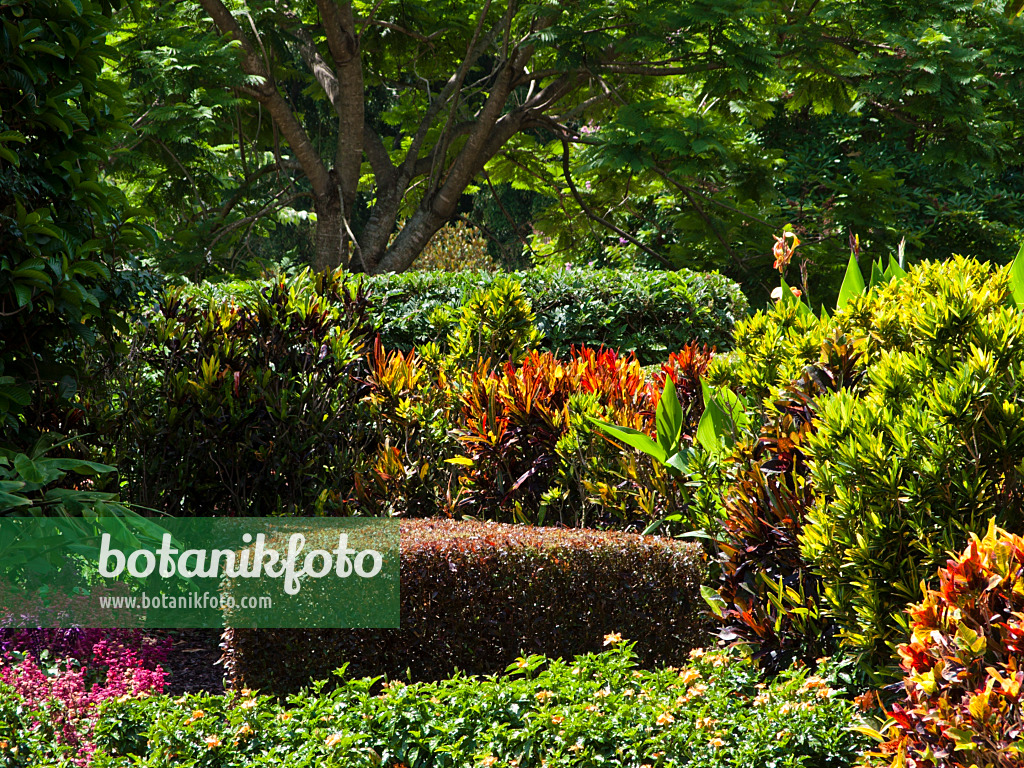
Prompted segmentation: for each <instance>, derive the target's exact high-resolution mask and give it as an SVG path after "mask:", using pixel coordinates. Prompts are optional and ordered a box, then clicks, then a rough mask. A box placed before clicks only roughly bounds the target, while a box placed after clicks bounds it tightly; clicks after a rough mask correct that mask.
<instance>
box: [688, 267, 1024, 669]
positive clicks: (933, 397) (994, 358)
mask: <svg viewBox="0 0 1024 768" xmlns="http://www.w3.org/2000/svg"><path fill="white" fill-rule="evenodd" d="M853 268H854V269H856V264H854V266H853ZM879 271H880V270H879ZM890 277H891V280H889V281H888V282H887V281H886V280H884V279H879V280H877V281H875V284H874V285H873V286H872V287H871V288H870V290H869V291H868V292H867V294H866V295H850V296H847V297H845V300H844V302H843V304H844V306H843V307H842V308H841V309H839V310H837V312H836V314H835V315H834V316H833V317H828V316H824V317H822V318H818V317H815V316H814V315H812V314H811V313H810V312H809V310H807V308H806V307H805V306H802V305H800V304H799V302H797V301H795V300H794V301H781V302H779V303H778V304H777V305H776V306H775V307H773V308H772V309H771V310H770V311H768V312H763V313H758V314H757V315H755V316H754V317H753V318H751V319H750V320H748V321H745V322H743V323H741V324H740V325H739V326H738V328H737V333H736V342H737V343H736V348H735V350H734V351H733V352H732V353H731V354H730V355H729V356H727V357H726V356H721V357H718V358H716V360H715V361H713V362H712V364H711V366H710V368H709V371H708V379H709V380H710V381H712V382H714V383H729V384H731V385H732V386H733V387H735V388H737V389H738V390H740V391H743V392H745V393H746V394H747V395H748V399H750V400H752V401H754V402H755V403H757V405H756V406H754V408H753V410H752V413H751V416H752V417H756V418H755V419H754V423H755V425H756V424H757V423H763V422H765V421H767V422H768V423H771V422H773V421H777V420H778V419H779V418H780V416H784V415H785V414H786V413H787V412H788V411H791V410H792V409H790V408H788V407H786V406H779V405H776V404H775V400H777V399H778V398H779V395H780V393H781V392H782V391H783V390H785V389H786V388H787V387H788V385H789V382H792V381H797V380H798V379H799V378H800V377H801V376H806V375H811V376H812V377H813V376H816V375H817V376H820V374H821V373H822V371H823V369H822V366H821V364H822V363H827V362H828V358H829V354H830V352H829V349H830V345H829V343H827V342H828V341H829V340H830V339H833V340H837V339H840V338H842V339H845V342H844V343H845V344H848V345H850V347H851V349H852V352H853V353H854V357H853V358H850V360H849V364H846V365H845V366H844V367H843V368H842V370H843V373H842V379H843V380H844V381H848V382H850V383H853V382H854V381H855V380H856V379H860V383H859V384H857V385H856V386H854V387H850V386H848V385H843V386H834V382H833V383H832V384H830V383H829V382H827V381H822V382H820V383H822V384H824V385H825V386H823V387H821V388H820V389H821V392H820V393H819V394H817V395H815V396H814V398H813V409H812V411H811V412H810V414H809V415H810V416H811V418H812V423H811V428H810V429H809V430H807V431H806V432H805V433H802V434H801V435H800V441H799V450H800V452H801V454H802V456H803V458H804V460H805V461H806V465H807V475H806V483H807V484H808V487H809V490H810V494H811V495H812V496H813V503H812V502H811V500H810V499H807V500H806V501H807V504H810V506H809V507H808V506H807V504H804V505H802V507H801V509H802V510H803V512H802V513H801V514H802V515H803V520H802V522H801V521H799V520H798V519H797V518H794V517H792V516H788V515H783V519H785V520H787V521H788V522H787V530H788V533H787V536H788V538H789V539H790V540H791V539H792V538H793V537H796V538H797V540H798V541H799V549H800V559H802V561H803V564H801V563H799V561H796V560H794V561H792V562H791V563H790V565H789V566H787V567H788V568H790V569H791V570H793V569H796V570H800V569H803V568H804V567H805V566H806V567H810V568H811V569H812V570H813V571H814V573H815V574H817V576H818V577H820V579H821V590H820V600H819V601H818V605H817V606H816V609H817V610H819V611H821V612H824V613H826V614H827V615H828V617H829V618H830V619H831V620H833V621H834V622H835V627H836V631H837V633H838V634H839V636H840V637H841V640H842V643H843V645H844V646H845V648H846V649H847V650H848V651H849V652H851V653H852V654H853V655H855V656H856V657H857V658H858V661H859V663H860V667H861V669H862V670H863V671H865V672H867V673H869V674H879V675H882V676H886V675H888V674H890V673H891V671H892V668H891V665H892V659H893V657H894V653H895V647H896V644H897V642H898V639H899V637H900V636H901V635H902V634H903V633H905V631H906V626H907V624H906V618H905V616H904V613H903V608H904V606H905V605H906V604H907V602H909V601H910V600H911V599H913V596H914V595H915V594H916V593H917V589H918V585H919V584H920V582H921V580H922V579H925V578H928V576H929V575H930V574H931V573H934V571H935V568H936V567H937V566H938V565H939V564H940V563H941V562H942V560H943V558H944V553H945V552H947V551H949V550H955V549H958V548H960V547H962V546H963V544H964V543H965V542H966V541H967V538H968V535H969V533H970V532H972V531H973V532H981V531H983V530H984V525H985V521H986V520H987V519H988V518H989V517H995V518H996V520H997V523H999V524H1000V525H1007V526H1009V527H1011V528H1016V527H1018V526H1020V524H1021V522H1022V521H1021V501H1022V496H1021V479H1022V471H1024V464H1022V460H1024V421H1022V420H1021V418H1020V413H1021V408H1022V407H1024V402H1022V397H1024V392H1022V390H1021V389H1020V386H1019V382H1020V381H1021V380H1022V374H1024V312H1022V311H1021V310H1020V309H1018V308H1016V307H1014V306H1013V303H1012V301H1011V299H1010V296H1009V290H1008V285H1007V272H1006V270H1005V269H1000V268H996V267H993V266H991V265H987V264H979V263H977V262H974V261H971V260H968V259H963V258H957V259H954V260H951V261H949V262H944V263H930V262H924V263H922V264H919V265H917V266H915V267H913V268H911V269H910V270H909V272H908V273H907V274H906V275H902V274H901V273H900V272H897V271H896V270H893V272H892V274H891V275H890ZM815 370H817V371H818V373H817V374H815V373H814V371H815ZM833 373H837V371H835V370H834V369H833ZM834 381H838V379H835V380H834ZM741 464H742V462H739V463H738V464H737V466H739V465H741ZM727 474H728V472H727ZM735 476H736V475H735V473H733V478H735ZM745 492H746V491H745V490H744V488H742V487H740V486H739V485H736V486H733V487H732V488H731V489H730V488H729V486H728V483H727V484H726V488H725V490H724V495H725V496H726V497H727V498H728V497H729V496H730V495H732V496H736V494H737V493H738V494H739V496H743V494H744V493H745ZM747 495H748V496H749V495H750V493H748V494H747ZM755 495H756V494H755ZM746 506H748V507H749V506H750V505H749V504H746ZM753 506H754V507H756V506H757V504H754V505H753ZM740 527H741V528H742V527H744V524H743V523H742V522H741V523H740ZM772 535H774V534H772ZM749 571H750V572H749V573H748V574H746V576H745V578H754V579H755V580H756V578H763V576H762V574H763V575H764V576H768V577H769V579H770V580H771V581H773V582H775V583H778V580H777V579H776V578H772V577H771V576H770V574H771V573H772V569H771V567H769V565H768V564H767V563H760V564H758V563H757V562H756V560H751V562H750V566H749ZM794 572H795V571H794ZM805 597H806V596H799V599H798V600H796V601H795V602H794V607H796V608H799V609H800V610H801V611H803V610H804V609H807V605H806V604H805V603H804V602H803V601H804V599H805ZM780 610H782V612H783V613H787V611H788V609H780Z"/></svg>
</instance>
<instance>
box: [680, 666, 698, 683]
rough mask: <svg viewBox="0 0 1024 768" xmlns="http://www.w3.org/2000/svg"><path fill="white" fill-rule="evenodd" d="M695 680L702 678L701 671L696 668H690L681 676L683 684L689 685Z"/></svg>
mask: <svg viewBox="0 0 1024 768" xmlns="http://www.w3.org/2000/svg"><path fill="white" fill-rule="evenodd" d="M694 680H700V672H698V671H697V670H696V669H688V670H686V671H685V672H683V673H682V674H681V675H680V676H679V682H681V683H682V684H683V685H689V684H690V683H692V682H693V681H694Z"/></svg>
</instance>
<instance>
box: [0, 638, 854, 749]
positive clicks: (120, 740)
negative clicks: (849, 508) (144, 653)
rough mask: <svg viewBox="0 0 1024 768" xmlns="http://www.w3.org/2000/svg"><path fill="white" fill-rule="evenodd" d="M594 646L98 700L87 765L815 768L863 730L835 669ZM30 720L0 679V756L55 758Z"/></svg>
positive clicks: (617, 643) (617, 642)
mask: <svg viewBox="0 0 1024 768" xmlns="http://www.w3.org/2000/svg"><path fill="white" fill-rule="evenodd" d="M606 643H607V644H608V645H610V646H612V648H611V649H610V650H609V651H607V652H604V653H601V654H592V655H587V656H580V657H577V658H576V659H575V660H574V661H567V662H562V661H553V660H548V659H546V658H544V657H541V656H531V657H528V658H522V659H519V660H518V661H517V662H516V663H514V664H512V665H511V666H510V667H509V669H508V671H507V673H506V674H505V675H504V676H500V677H490V678H472V677H469V678H467V677H453V678H450V679H448V680H445V681H442V682H439V683H431V684H415V685H403V684H399V683H394V684H388V683H383V684H382V683H381V682H380V681H379V680H374V679H371V678H363V679H355V680H347V681H345V682H344V684H343V685H342V686H340V687H339V688H337V689H336V690H334V691H332V692H331V693H329V694H323V693H322V692H321V691H320V688H321V685H317V686H314V688H313V689H307V690H304V691H303V692H301V693H299V694H297V695H294V696H290V697H289V698H288V699H287V700H286V701H278V700H274V699H271V698H269V697H266V696H260V695H257V694H255V693H253V692H252V691H248V690H243V691H241V692H230V693H228V694H226V695H223V696H212V695H198V696H183V697H181V698H178V699H172V698H170V697H168V696H154V697H150V698H146V699H125V700H123V701H111V702H108V703H106V704H105V705H104V708H103V711H102V715H101V718H100V721H99V723H98V724H97V726H96V731H95V739H96V752H95V754H94V758H93V763H92V764H93V766H94V768H114V767H115V766H117V767H118V768H119V767H120V766H136V767H139V768H140V767H141V766H152V767H154V768H155V766H167V765H183V766H185V765H188V766H204V767H210V768H212V767H213V766H216V767H217V768H234V767H235V766H239V768H240V767H241V766H258V765H266V766H270V765H274V766H279V765H288V766H314V765H315V766H346V767H348V766H353V767H354V768H359V767H360V766H367V767H371V766H372V767H375V766H388V767H389V768H397V767H398V766H405V767H406V768H425V767H426V766H431V767H432V768H447V767H448V766H451V767H452V768H455V766H459V767H461V766H516V768H529V767H532V766H538V768H539V767H540V766H546V767H547V768H557V767H559V766H596V765H614V766H622V767H623V768H644V766H651V767H652V768H653V767H654V766H688V767H693V768H697V767H698V766H706V767H707V768H725V767H727V766H744V768H747V767H749V766H776V767H777V768H784V767H787V766H794V767H795V766H807V767H808V768H810V767H811V766H814V767H815V768H819V767H820V768H828V767H829V766H836V767H837V768H838V766H849V765H853V763H854V761H855V760H856V758H857V754H858V750H859V749H860V747H861V745H862V741H863V738H862V737H861V736H859V735H857V734H855V733H854V732H853V731H851V730H850V729H849V727H848V726H849V723H850V722H851V718H852V711H853V706H852V704H851V703H850V702H849V701H847V700H846V699H844V698H843V696H842V695H841V694H840V692H839V687H840V685H839V683H838V682H837V681H836V679H835V676H836V673H837V672H838V670H837V669H836V668H833V667H829V666H827V665H825V666H823V667H822V668H821V669H820V670H819V671H818V674H816V675H811V674H810V673H809V672H808V671H807V670H806V669H793V670H790V671H788V672H786V673H784V674H783V675H781V676H780V677H779V678H777V679H776V680H774V681H773V682H771V683H761V682H759V679H760V678H759V675H758V673H757V670H756V668H755V667H754V666H753V665H752V664H751V663H750V662H749V661H748V660H746V659H743V658H740V657H739V656H736V655H731V654H727V653H723V652H709V653H704V652H703V651H699V650H698V651H694V653H693V654H692V655H693V657H694V658H693V660H692V663H691V665H690V666H688V667H686V668H684V669H677V668H664V669H661V670H659V671H654V672H644V671H640V670H638V669H636V668H635V658H634V656H633V654H632V650H631V646H630V645H629V644H628V643H626V642H624V641H623V640H622V638H621V637H619V636H618V635H616V634H611V635H609V636H608V637H607V638H606ZM35 718H37V713H34V712H32V711H30V710H28V709H25V708H21V707H18V706H17V705H16V704H15V702H14V700H13V694H12V692H11V690H10V689H6V688H0V728H2V729H3V731H2V732H0V733H2V736H0V738H2V739H3V740H4V742H3V746H2V751H0V759H4V760H7V762H6V763H5V764H6V765H8V766H28V765H41V764H47V765H51V764H55V765H60V764H62V761H64V760H66V759H67V755H65V754H63V753H60V752H59V751H58V750H56V749H55V748H54V747H53V746H52V745H51V744H49V743H46V742H43V741H41V740H40V739H39V738H37V735H36V734H37V732H38V730H39V728H38V727H37V726H35V725H33V720H34V719H35Z"/></svg>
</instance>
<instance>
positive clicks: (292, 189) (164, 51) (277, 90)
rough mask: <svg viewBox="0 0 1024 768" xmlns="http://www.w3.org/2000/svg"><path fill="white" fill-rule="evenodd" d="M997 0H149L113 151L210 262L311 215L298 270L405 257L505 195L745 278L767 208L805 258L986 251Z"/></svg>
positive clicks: (368, 265)
mask: <svg viewBox="0 0 1024 768" xmlns="http://www.w3.org/2000/svg"><path fill="white" fill-rule="evenodd" d="M1017 5H1018V4H1017V3H1011V4H1010V5H1008V6H1007V5H1004V4H1003V3H1002V2H1001V0H1000V2H998V3H995V2H991V0H980V1H979V2H976V3H972V2H970V0H956V1H950V0H943V1H942V2H938V1H936V2H926V3H915V4H896V5H894V4H893V3H891V2H882V0H852V1H851V0H843V2H839V0H797V2H786V3H782V2H777V1H776V0H688V1H687V2H685V3H678V2H669V1H668V0H642V1H640V2H629V3H608V2H603V1H599V0H575V1H574V2H553V1H548V0H544V1H543V2H533V3H523V2H517V1H516V0H506V2H490V1H487V0H485V1H484V2H480V3H467V2H464V1H462V0H446V1H445V2H405V1H403V2H397V1H395V0H377V1H375V2H337V1H336V0H315V1H314V0H306V1H305V2H301V1H295V0H293V1H290V2H274V3H271V2H269V0H252V1H251V2H248V3H243V2H234V1H233V0H199V1H198V2H196V3H178V4H166V5H160V4H156V3H147V4H143V11H142V15H141V16H139V17H136V21H135V23H134V26H130V27H128V28H126V36H125V38H124V44H125V45H126V50H130V55H126V61H127V62H128V63H129V67H128V68H127V70H126V74H125V76H126V77H127V78H128V80H127V82H128V83H129V84H130V85H131V86H132V88H131V90H130V92H129V93H130V99H134V100H135V101H134V103H135V105H136V106H135V107H134V108H135V109H136V111H137V113H138V114H137V119H136V124H137V126H136V131H137V133H136V137H137V140H136V141H135V142H134V144H133V142H132V141H130V140H126V141H125V142H124V146H125V147H126V151H125V152H124V153H123V156H124V157H125V158H131V157H135V156H136V155H133V154H132V152H131V151H130V150H132V149H137V148H139V147H144V148H146V151H147V152H148V153H149V154H148V156H147V158H148V159H146V160H145V161H139V160H135V161H132V162H134V166H133V165H132V162H129V163H128V164H127V167H128V169H129V171H131V168H132V167H135V168H143V167H144V168H146V169H147V171H146V175H145V176H144V177H143V178H144V179H145V180H151V181H152V183H148V182H147V181H139V179H138V178H137V177H136V179H135V181H134V182H133V183H134V184H136V185H137V188H138V189H143V190H144V191H145V193H146V194H147V195H149V196H150V198H151V199H152V200H159V199H162V200H163V201H165V203H163V204H162V205H164V204H165V205H166V206H167V208H168V209H173V208H174V207H175V206H176V205H177V206H178V207H179V208H181V207H182V206H184V207H185V208H187V211H188V212H187V215H186V216H185V217H184V218H182V219H180V222H181V223H182V224H183V228H184V229H186V230H187V232H188V235H187V236H188V237H191V238H194V239H196V240H200V241H203V245H202V247H203V248H205V249H206V250H205V257H206V258H210V259H212V258H213V250H214V246H215V245H216V244H217V243H224V242H230V241H231V239H232V238H234V237H237V236H238V235H239V234H240V233H244V232H247V231H250V228H252V227H256V228H260V227H263V228H264V229H269V228H270V227H272V226H274V225H275V221H276V222H280V221H293V220H295V219H296V218H297V217H299V216H301V215H304V212H305V211H308V212H309V213H310V214H313V215H314V216H310V218H314V217H315V220H316V227H315V241H314V243H313V246H312V248H311V259H312V260H313V262H314V263H315V264H316V265H317V266H319V267H327V266H336V265H339V264H341V265H346V266H348V267H349V268H351V269H353V270H358V271H367V272H371V273H372V272H379V271H389V270H402V269H405V268H407V267H408V266H409V264H411V263H412V261H413V260H414V259H415V258H416V256H417V255H418V253H419V252H420V251H421V250H422V248H423V247H424V246H425V245H426V243H427V242H428V241H429V239H430V237H432V236H433V234H434V233H436V232H437V231H438V229H439V228H440V227H441V226H443V225H444V224H445V222H447V221H449V220H450V219H451V218H452V217H453V216H455V215H457V214H458V213H459V212H460V211H462V210H465V209H466V208H467V207H471V206H466V203H465V196H466V195H467V193H469V194H472V193H479V194H487V195H492V196H493V197H495V198H497V197H498V194H497V192H496V190H499V189H503V190H507V189H508V185H511V186H512V187H514V188H517V189H521V190H532V191H534V192H537V193H540V194H543V195H546V196H547V197H548V198H549V199H551V200H552V201H553V203H554V205H553V207H552V208H551V210H550V213H549V215H548V216H547V217H540V218H538V219H537V221H536V223H537V225H538V226H539V227H540V228H541V230H542V231H543V234H544V242H541V241H538V242H537V249H538V250H539V251H541V252H544V251H547V252H550V253H558V252H560V251H561V252H572V253H573V258H575V259H578V258H579V256H580V253H581V252H584V253H594V254H596V255H597V256H598V257H599V258H609V257H611V258H615V255H616V253H617V252H618V253H619V255H620V256H621V258H623V259H630V260H637V259H639V260H646V261H648V262H651V263H657V264H661V265H669V266H673V265H677V264H683V263H685V264H688V265H691V266H697V267H701V266H718V267H723V268H726V269H727V270H729V271H731V272H732V273H733V274H736V275H737V276H740V274H742V273H745V272H748V271H749V270H750V269H752V268H753V269H755V271H756V270H761V271H762V273H763V272H764V271H765V270H764V267H765V265H766V264H767V266H768V270H767V271H770V268H771V258H770V257H769V256H768V255H767V254H768V247H767V246H766V243H768V244H770V242H771V240H770V234H772V233H773V232H777V231H778V230H780V229H781V228H782V226H783V225H785V224H786V223H791V224H793V226H794V227H797V228H798V230H799V231H800V233H801V238H802V239H803V240H804V243H805V246H804V248H805V251H806V252H807V253H808V255H810V256H811V258H813V259H815V260H818V261H821V262H824V263H826V264H824V265H823V266H825V267H826V268H825V272H826V273H827V272H828V268H827V264H831V262H832V261H835V259H834V258H833V257H834V256H835V254H836V253H838V252H840V251H841V250H845V248H846V245H845V244H846V239H847V237H848V234H849V232H850V231H851V230H852V231H855V232H857V233H858V234H860V235H861V236H862V238H864V239H865V241H866V242H868V243H870V244H871V245H872V246H883V245H884V246H894V245H895V243H897V242H898V241H899V240H900V238H901V237H902V236H904V235H906V236H907V237H908V240H909V245H910V248H911V249H918V250H921V249H926V248H930V247H932V246H933V244H934V242H935V241H936V240H937V239H939V238H940V237H941V238H944V239H945V240H946V241H949V240H952V239H956V240H958V241H962V240H964V239H967V240H970V241H974V242H968V243H966V244H965V246H964V247H965V248H967V247H969V246H971V245H974V244H975V242H976V243H977V244H980V246H981V247H982V249H983V250H993V251H995V250H999V249H1002V248H1003V247H1004V246H1005V245H1006V244H1007V242H1009V241H1010V240H1012V239H1013V237H1014V236H1015V231H1016V230H1017V229H1019V227H1020V224H1021V221H1020V217H1021V213H1020V211H1021V206H1020V205H1019V204H1018V203H1019V202H1020V200H1021V197H1020V196H1021V194H1022V193H1024V190H1022V189H1021V174H1020V169H1021V167H1022V161H1021V155H1020V149H1019V147H1020V146H1022V143H1021V138H1022V137H1021V135H1020V134H1021V126H1024V120H1022V119H1021V118H1022V114H1021V104H1022V103H1024V98H1022V97H1024V93H1022V92H1021V89H1022V87H1024V86H1022V83H1024V78H1022V77H1021V76H1020V75H1021V62H1022V52H1024V32H1022V25H1021V24H1019V23H1014V21H1013V18H1014V17H1015V16H1016V14H1017V13H1018V12H1019V8H1018V7H1017ZM112 167H114V166H112ZM117 174H118V175H117V177H118V178H119V179H121V178H129V177H130V175H131V174H130V173H128V174H125V173H122V172H121V171H118V172H117ZM154 190H162V192H161V194H162V198H159V197H154V196H153V193H154ZM275 217H276V218H275ZM595 222H596V223H597V224H599V225H600V227H597V228H595V226H594V223H595ZM606 231H611V232H612V235H611V239H610V240H609V239H608V235H606V234H601V233H602V232H606ZM810 246H813V248H812V247H810Z"/></svg>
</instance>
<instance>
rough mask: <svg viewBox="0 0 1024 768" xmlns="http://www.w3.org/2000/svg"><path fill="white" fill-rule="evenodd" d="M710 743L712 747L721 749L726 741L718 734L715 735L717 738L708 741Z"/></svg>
mask: <svg viewBox="0 0 1024 768" xmlns="http://www.w3.org/2000/svg"><path fill="white" fill-rule="evenodd" d="M708 744H710V745H711V746H712V747H714V748H715V749H719V748H720V747H724V746H725V742H724V741H722V740H721V739H720V738H718V737H717V736H715V738H713V739H711V740H710V741H709V742H708Z"/></svg>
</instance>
